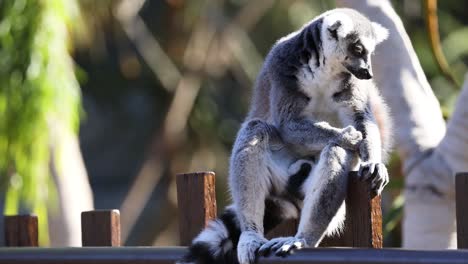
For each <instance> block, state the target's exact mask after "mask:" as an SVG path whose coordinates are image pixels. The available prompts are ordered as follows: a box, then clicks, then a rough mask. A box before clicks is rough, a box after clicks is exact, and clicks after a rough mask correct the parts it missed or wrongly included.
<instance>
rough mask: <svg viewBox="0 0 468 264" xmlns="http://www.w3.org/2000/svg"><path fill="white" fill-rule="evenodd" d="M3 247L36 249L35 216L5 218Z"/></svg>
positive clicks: (36, 230)
mask: <svg viewBox="0 0 468 264" xmlns="http://www.w3.org/2000/svg"><path fill="white" fill-rule="evenodd" d="M4 228H5V245H6V246H7V247H37V246H38V244H39V243H38V234H39V233H38V222H37V216H35V215H11V216H5V227H4Z"/></svg>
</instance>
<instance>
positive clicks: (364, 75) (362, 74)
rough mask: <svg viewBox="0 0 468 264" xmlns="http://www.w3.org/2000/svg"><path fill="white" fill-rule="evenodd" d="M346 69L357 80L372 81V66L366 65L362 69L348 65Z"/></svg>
mask: <svg viewBox="0 0 468 264" xmlns="http://www.w3.org/2000/svg"><path fill="white" fill-rule="evenodd" d="M345 67H346V69H347V70H348V71H349V72H350V73H351V74H352V75H354V76H356V78H358V79H361V80H369V79H372V77H373V74H372V68H371V66H370V65H368V64H365V65H362V66H360V67H353V66H351V65H346V66H345Z"/></svg>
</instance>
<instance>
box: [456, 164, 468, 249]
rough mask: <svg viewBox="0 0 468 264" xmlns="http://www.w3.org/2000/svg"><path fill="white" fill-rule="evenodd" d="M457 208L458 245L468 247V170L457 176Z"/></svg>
mask: <svg viewBox="0 0 468 264" xmlns="http://www.w3.org/2000/svg"><path fill="white" fill-rule="evenodd" d="M455 191H456V203H457V205H456V208H457V245H458V248H468V172H464V173H458V174H457V175H456V176H455Z"/></svg>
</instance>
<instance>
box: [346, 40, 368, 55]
mask: <svg viewBox="0 0 468 264" xmlns="http://www.w3.org/2000/svg"><path fill="white" fill-rule="evenodd" d="M348 51H349V52H350V53H351V54H352V55H353V56H355V57H358V58H362V57H365V56H366V55H367V50H366V49H365V48H364V46H363V45H362V43H361V42H360V41H358V42H356V43H352V44H350V45H349V46H348Z"/></svg>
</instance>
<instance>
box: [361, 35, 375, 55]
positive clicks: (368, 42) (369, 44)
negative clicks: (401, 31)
mask: <svg viewBox="0 0 468 264" xmlns="http://www.w3.org/2000/svg"><path fill="white" fill-rule="evenodd" d="M359 39H360V40H361V44H362V45H363V46H364V48H365V49H366V50H367V51H368V52H369V53H372V52H374V49H375V45H376V44H377V43H376V41H375V39H373V38H369V37H365V36H362V37H360V38H359Z"/></svg>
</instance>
